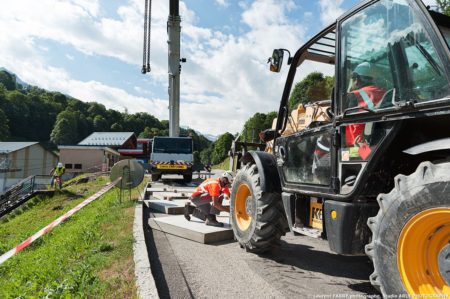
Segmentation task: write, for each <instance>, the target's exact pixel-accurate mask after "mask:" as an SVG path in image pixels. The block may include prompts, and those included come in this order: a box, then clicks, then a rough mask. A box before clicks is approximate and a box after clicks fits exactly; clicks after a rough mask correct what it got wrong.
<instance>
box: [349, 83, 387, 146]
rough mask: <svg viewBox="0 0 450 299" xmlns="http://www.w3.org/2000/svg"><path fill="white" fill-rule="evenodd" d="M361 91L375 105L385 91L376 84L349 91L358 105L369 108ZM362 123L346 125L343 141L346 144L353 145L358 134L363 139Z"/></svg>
mask: <svg viewBox="0 0 450 299" xmlns="http://www.w3.org/2000/svg"><path fill="white" fill-rule="evenodd" d="M361 91H363V92H364V93H365V94H366V95H367V96H368V98H369V99H367V100H369V101H370V102H371V103H372V105H377V104H378V103H379V102H380V100H381V99H382V98H383V95H384V93H385V90H384V89H383V88H380V87H377V86H373V85H370V86H365V87H363V88H360V89H358V90H355V91H352V92H351V93H352V94H354V95H355V96H356V99H357V100H358V106H359V107H363V108H371V107H368V103H367V102H366V100H364V97H363V96H362V95H361ZM364 127H365V125H364V124H354V125H348V126H347V127H346V128H345V143H346V144H347V145H350V146H352V145H354V144H355V141H356V139H357V138H358V136H361V141H362V139H363V137H364V136H363V135H364Z"/></svg>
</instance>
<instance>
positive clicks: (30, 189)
mask: <svg viewBox="0 0 450 299" xmlns="http://www.w3.org/2000/svg"><path fill="white" fill-rule="evenodd" d="M51 178H52V177H51V176H46V175H33V176H29V177H27V178H26V179H23V180H21V181H20V182H18V183H17V184H15V185H13V186H12V187H10V188H9V189H7V190H6V191H5V192H4V193H3V194H1V195H0V217H1V216H3V215H5V214H7V213H9V212H10V211H12V210H13V209H15V208H16V207H18V206H20V205H21V204H23V203H24V202H26V201H27V200H28V199H30V197H32V196H33V194H34V193H36V192H39V191H43V190H47V186H48V185H50V182H51Z"/></svg>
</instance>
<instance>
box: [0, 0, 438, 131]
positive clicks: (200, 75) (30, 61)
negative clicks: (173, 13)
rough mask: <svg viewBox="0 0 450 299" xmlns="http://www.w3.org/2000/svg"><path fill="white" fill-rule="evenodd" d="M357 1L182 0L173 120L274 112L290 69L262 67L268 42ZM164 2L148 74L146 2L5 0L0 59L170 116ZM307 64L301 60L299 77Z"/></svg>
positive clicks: (197, 121) (283, 42) (223, 120)
mask: <svg viewBox="0 0 450 299" xmlns="http://www.w3.org/2000/svg"><path fill="white" fill-rule="evenodd" d="M358 2H359V1H356V0H336V1H334V0H317V1H312V0H283V1H279V0H258V1H252V0H241V1H231V0H184V1H180V14H181V17H182V23H181V25H182V37H181V39H182V40H181V43H182V44H181V56H182V57H186V58H187V60H188V62H187V63H185V64H183V66H182V73H181V114H180V125H181V126H183V127H190V128H193V129H195V130H197V131H200V132H202V133H204V134H212V135H218V134H221V133H224V132H225V131H229V132H231V133H236V132H238V131H239V130H240V129H241V128H242V126H243V124H244V122H245V121H246V120H247V119H248V118H249V117H251V116H252V115H253V114H254V113H256V112H264V113H266V112H269V111H275V110H277V109H278V103H279V99H280V96H281V92H282V89H283V85H284V81H285V78H286V70H287V68H286V67H285V68H284V70H283V71H282V72H281V73H279V74H273V73H270V72H269V71H268V67H267V64H266V62H267V58H268V57H269V56H270V55H271V53H272V49H274V48H287V49H289V50H291V52H295V51H296V50H297V49H298V48H299V47H300V46H301V45H302V44H303V43H304V42H306V41H307V40H308V39H309V38H311V37H312V36H314V35H315V34H316V33H317V32H319V31H320V30H321V29H322V28H323V27H324V26H326V25H328V24H330V23H331V22H333V21H334V20H335V19H336V17H338V16H339V15H341V14H342V13H343V12H345V11H346V10H348V9H349V8H351V7H352V6H354V5H355V4H357V3H358ZM425 2H426V3H427V4H433V3H434V0H427V1H425ZM168 3H169V1H168V0H153V7H152V9H153V12H152V17H153V18H152V40H151V42H152V48H151V66H152V72H151V73H150V74H147V75H142V74H141V73H140V69H141V65H142V43H143V10H144V0H121V1H119V0H59V1H56V0H40V1H33V0H5V1H3V3H2V10H1V11H0V53H2V55H1V56H0V67H5V68H6V69H8V70H10V71H12V72H14V73H16V74H17V75H18V76H19V77H20V78H21V79H22V80H24V81H25V82H28V83H30V84H33V85H37V86H40V87H43V88H46V89H48V90H53V91H60V92H63V93H66V94H68V95H71V96H73V97H75V98H78V99H80V100H83V101H97V102H100V103H102V104H104V105H105V106H106V107H107V108H113V109H116V110H119V111H124V110H125V108H126V109H128V111H129V112H140V111H142V112H148V113H150V114H152V115H154V116H156V117H157V118H159V119H168V95H167V85H168V83H167V33H166V22H167V15H168V6H169V4H168ZM313 70H315V69H314V67H313V66H307V67H306V69H305V70H304V74H305V76H306V75H307V74H308V72H310V71H313ZM320 70H321V71H324V72H330V70H329V69H320Z"/></svg>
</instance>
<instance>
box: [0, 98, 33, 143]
mask: <svg viewBox="0 0 450 299" xmlns="http://www.w3.org/2000/svg"><path fill="white" fill-rule="evenodd" d="M29 107H30V103H29V101H28V98H27V97H26V96H25V95H24V94H22V93H21V92H19V91H17V90H14V91H10V92H7V93H6V106H5V107H4V108H3V109H4V110H3V112H5V114H6V116H7V118H8V119H9V121H10V124H14V125H12V126H11V127H10V132H11V137H12V139H13V140H20V139H26V138H27V137H26V136H29V135H31V134H30V133H29V132H30V129H31V127H30V125H32V126H35V125H36V124H30V123H29V118H30V110H29Z"/></svg>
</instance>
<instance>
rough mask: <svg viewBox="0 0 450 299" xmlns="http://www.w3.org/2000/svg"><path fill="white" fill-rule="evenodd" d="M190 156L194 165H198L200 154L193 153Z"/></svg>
mask: <svg viewBox="0 0 450 299" xmlns="http://www.w3.org/2000/svg"><path fill="white" fill-rule="evenodd" d="M192 154H193V155H194V164H200V160H201V159H200V152H199V151H194V152H193V153H192Z"/></svg>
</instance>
